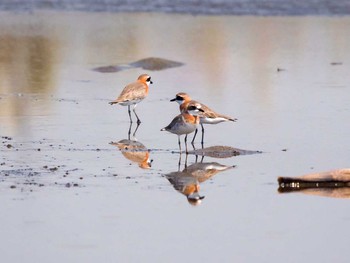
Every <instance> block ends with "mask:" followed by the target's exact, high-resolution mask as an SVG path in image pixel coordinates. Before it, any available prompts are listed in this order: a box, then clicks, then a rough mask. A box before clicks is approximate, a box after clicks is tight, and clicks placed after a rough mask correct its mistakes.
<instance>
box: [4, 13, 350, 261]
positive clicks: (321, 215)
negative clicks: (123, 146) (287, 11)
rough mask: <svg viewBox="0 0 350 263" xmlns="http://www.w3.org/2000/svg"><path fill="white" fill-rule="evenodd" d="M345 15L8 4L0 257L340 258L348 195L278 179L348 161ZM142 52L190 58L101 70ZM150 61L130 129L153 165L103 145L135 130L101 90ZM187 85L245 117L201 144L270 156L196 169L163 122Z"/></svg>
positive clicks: (113, 92) (210, 132)
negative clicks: (154, 66) (49, 8)
mask: <svg viewBox="0 0 350 263" xmlns="http://www.w3.org/2000/svg"><path fill="white" fill-rule="evenodd" d="M349 28H350V19H349V18H348V17H342V18H341V17H334V18H327V17H235V16H220V17H218V16H191V15H169V14H167V15H166V14H155V13H151V14H142V13H141V14H130V13H129V14H106V13H88V14H87V13H79V12H76V13H75V12H71V13H55V12H36V13H34V14H13V13H2V14H1V16H0V32H1V35H0V38H1V41H0V69H1V70H0V81H1V85H0V123H1V124H0V136H1V140H0V142H1V143H0V147H1V151H0V152H1V159H0V164H1V172H0V188H1V193H2V204H3V210H4V213H3V214H2V216H1V219H0V232H1V233H2V237H1V238H0V247H1V254H2V258H3V260H4V262H23V261H26V262H41V261H50V262H62V261H66V262H82V261H85V262H96V261H97V260H104V261H105V262H115V261H128V262H136V261H140V260H142V261H146V262H151V261H152V262H164V261H167V262H175V261H179V260H181V259H183V258H184V257H186V259H188V260H191V261H194V262H197V261H204V262H211V261H214V260H215V261H217V260H219V261H223V262H232V261H234V260H236V261H244V262H256V261H263V262H265V261H268V262H280V261H281V259H283V261H286V262H296V261H303V262H304V261H337V262H346V260H347V258H348V257H349V256H350V255H349V252H348V249H347V237H348V236H349V233H348V232H349V231H348V230H347V223H348V220H349V213H348V212H347V207H348V200H345V199H332V198H325V197H317V196H309V195H302V194H286V195H281V194H279V193H278V191H277V190H278V182H277V178H278V177H280V176H286V177H288V176H295V175H298V174H299V175H303V174H307V173H316V172H322V171H329V170H333V169H340V168H348V167H349V159H348V156H349V145H350V139H349V136H348V131H349V130H350V123H349V122H348V119H349V113H350V108H349V103H348V102H349V101H350V92H349V88H350V81H349V78H348V72H349V65H350V53H349V52H348V49H349V46H350V34H348V31H349ZM149 57H156V58H163V59H167V60H171V61H176V62H180V63H183V65H179V66H178V67H173V68H167V69H163V70H155V71H153V70H151V69H141V68H139V67H132V68H130V69H125V70H123V71H120V72H112V73H101V72H98V71H95V70H94V69H96V68H98V67H105V66H110V65H121V64H124V65H127V64H130V63H133V62H135V61H138V60H140V59H144V58H149ZM144 72H146V73H148V74H150V75H151V76H152V79H153V81H154V84H153V85H152V86H151V88H150V94H149V97H148V98H146V99H145V101H143V102H142V103H140V105H139V106H138V107H137V111H138V113H139V116H140V118H141V120H142V123H141V125H140V127H139V129H138V130H137V133H136V135H135V137H136V138H137V141H138V142H139V143H141V144H142V145H143V146H144V147H145V148H146V149H147V150H149V154H150V158H151V159H153V162H152V167H151V168H150V169H141V168H140V167H139V164H138V162H137V161H133V160H134V159H133V160H131V159H128V158H126V157H125V155H123V153H122V152H121V151H120V150H119V149H118V147H116V146H115V145H112V144H110V142H112V141H113V142H119V141H121V140H125V139H129V138H128V131H129V118H128V114H127V109H126V107H121V106H115V107H114V106H110V105H108V102H109V101H110V100H112V99H114V98H115V97H116V96H117V95H118V94H119V92H120V91H121V89H122V87H124V85H125V84H126V83H129V82H132V81H134V80H135V79H136V77H137V76H138V75H139V74H141V73H144ZM179 91H184V92H187V93H189V94H191V95H192V97H193V98H196V99H197V100H199V101H202V102H204V103H205V104H207V105H208V106H210V107H212V108H214V109H215V110H217V111H218V112H220V113H223V114H226V115H231V116H232V117H235V118H238V122H235V123H222V124H219V125H216V126H214V125H212V126H210V125H207V126H206V133H205V146H206V147H210V146H217V145H219V146H225V147H232V148H234V149H242V150H247V151H248V152H250V151H252V153H255V152H254V151H259V152H262V153H259V154H247V155H238V156H227V157H228V158H220V159H219V158H214V157H213V156H212V157H210V156H206V157H204V160H203V163H207V164H208V163H210V164H211V165H213V163H218V164H219V165H215V167H233V166H235V167H234V169H228V170H223V171H220V172H218V171H211V173H212V174H209V172H208V174H206V176H204V177H203V178H205V180H204V179H201V177H198V176H197V177H194V178H188V176H189V174H192V175H193V171H191V172H189V169H187V170H186V165H185V161H186V157H185V155H181V166H180V168H179V167H178V162H179V157H180V154H179V152H178V145H177V138H176V136H174V135H172V134H168V133H164V132H160V129H161V128H162V127H164V126H165V125H167V124H168V123H169V122H170V121H171V119H172V118H173V117H174V116H175V115H176V114H178V105H177V104H174V103H170V102H169V100H170V99H172V98H173V97H174V95H175V94H176V93H177V92H179ZM135 128H136V124H133V126H132V127H131V131H132V132H133V131H134V129H135ZM199 135H200V133H199ZM131 137H132V136H131ZM190 138H192V137H191V136H190ZM130 139H131V140H135V138H133V137H132V138H130ZM124 142H125V141H124ZM195 146H196V147H197V148H200V141H199V138H198V141H196V144H195ZM143 149H144V148H143ZM225 149H226V148H225ZM196 160H197V161H200V160H201V156H199V157H198V158H197V159H196V156H195V155H193V154H191V155H189V156H188V157H187V167H192V168H193V167H196V165H193V164H194V163H195V162H196ZM191 165H193V166H191ZM203 171H209V170H208V168H207V166H205V167H204V166H201V168H200V172H198V173H201V174H203V173H205V172H203ZM174 172H175V173H177V172H180V173H181V174H182V175H184V176H183V178H182V177H181V178H182V179H183V180H181V184H180V185H179V184H177V185H176V186H175V183H174V184H173V183H172V182H175V181H174V180H173V178H172V177H171V176H169V174H170V175H173V174H174ZM198 173H194V174H198ZM169 179H170V180H169ZM185 186H186V187H185ZM180 188H181V189H180ZM188 191H192V192H191V193H196V191H197V192H198V193H199V194H200V196H205V198H204V199H202V200H201V204H200V205H197V206H193V204H192V205H191V204H190V202H189V201H188V196H189V195H188V194H187V193H189V192H188ZM325 233H327V235H326V238H325ZM325 247H327V251H326V250H324V249H321V248H325ZM135 251H137V253H135ZM291 251H293V253H291ZM328 251H332V253H329V252H328ZM252 252H254V253H252ZM286 255H288V257H287V258H286Z"/></svg>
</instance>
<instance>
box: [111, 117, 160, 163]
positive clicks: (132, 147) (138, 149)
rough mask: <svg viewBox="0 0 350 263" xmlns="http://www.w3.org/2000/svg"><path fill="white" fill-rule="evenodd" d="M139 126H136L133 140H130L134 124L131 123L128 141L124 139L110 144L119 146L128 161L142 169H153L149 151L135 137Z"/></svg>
mask: <svg viewBox="0 0 350 263" xmlns="http://www.w3.org/2000/svg"><path fill="white" fill-rule="evenodd" d="M139 126H140V125H139V124H138V125H137V126H136V129H135V131H134V133H133V136H132V137H133V139H130V134H131V127H132V123H130V127H129V131H128V139H123V140H120V141H118V142H111V143H110V144H111V145H114V146H117V147H118V148H119V150H120V151H121V152H122V154H123V156H124V157H125V158H126V159H128V160H130V161H131V162H134V163H137V164H138V166H139V167H140V168H142V169H149V168H151V166H152V161H153V160H151V159H150V153H149V150H148V149H147V148H146V146H145V145H143V144H142V143H141V142H139V141H138V140H137V139H136V137H135V135H136V131H137V130H138V128H139Z"/></svg>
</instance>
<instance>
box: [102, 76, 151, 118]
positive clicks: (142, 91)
mask: <svg viewBox="0 0 350 263" xmlns="http://www.w3.org/2000/svg"><path fill="white" fill-rule="evenodd" d="M152 83H153V82H152V80H151V77H150V76H149V75H148V74H142V75H140V76H139V77H138V79H137V80H136V81H135V82H133V83H130V84H128V85H127V86H126V87H125V88H124V89H123V91H122V92H121V93H120V95H119V97H118V98H117V99H115V100H113V101H111V102H109V104H110V105H113V104H120V105H122V106H128V112H129V118H130V122H132V118H131V112H130V106H131V105H134V107H133V112H134V114H135V116H136V118H137V124H140V123H141V121H140V119H139V117H138V116H137V114H136V111H135V108H136V106H137V104H138V103H139V102H140V101H142V100H143V99H144V98H146V96H147V95H148V88H149V85H150V84H152Z"/></svg>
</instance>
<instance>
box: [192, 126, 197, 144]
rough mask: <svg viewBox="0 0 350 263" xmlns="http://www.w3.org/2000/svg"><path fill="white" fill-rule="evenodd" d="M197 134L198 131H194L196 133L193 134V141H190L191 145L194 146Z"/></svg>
mask: <svg viewBox="0 0 350 263" xmlns="http://www.w3.org/2000/svg"><path fill="white" fill-rule="evenodd" d="M197 132H198V129H196V131H195V132H194V136H193V139H192V141H191V144H192V145H193V146H194V139H196V136H197Z"/></svg>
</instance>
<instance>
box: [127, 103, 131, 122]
mask: <svg viewBox="0 0 350 263" xmlns="http://www.w3.org/2000/svg"><path fill="white" fill-rule="evenodd" d="M128 113H129V119H130V123H132V119H131V111H130V105H128Z"/></svg>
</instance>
